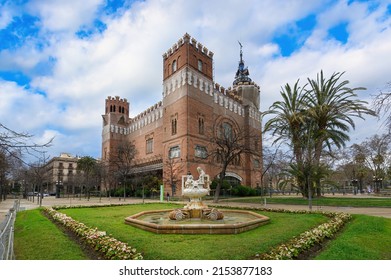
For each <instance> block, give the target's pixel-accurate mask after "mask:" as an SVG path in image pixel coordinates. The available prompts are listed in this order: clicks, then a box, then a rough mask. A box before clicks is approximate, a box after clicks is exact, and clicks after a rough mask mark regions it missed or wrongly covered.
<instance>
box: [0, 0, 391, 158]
mask: <svg viewBox="0 0 391 280" xmlns="http://www.w3.org/2000/svg"><path fill="white" fill-rule="evenodd" d="M390 15H391V1H354V0H349V1H348V0H335V1H332V0H324V1H321V0H319V1H307V0H296V1H295V0H292V1H289V0H281V1H280V0H270V1H268V0H240V1H238V0H236V1H234V0H232V1H231V0H215V1H210V0H200V1H195V0H194V1H191V0H146V1H131V0H129V1H128V0H83V1H80V0H0V123H2V124H3V125H6V126H8V127H9V128H12V129H14V130H17V131H20V132H29V133H30V134H33V135H34V140H35V141H36V142H38V143H43V142H45V141H46V140H47V139H50V138H51V137H53V136H55V140H54V143H53V144H54V145H53V146H52V147H51V148H50V149H49V150H48V152H49V155H50V156H57V155H59V153H61V152H69V153H72V154H73V155H80V156H84V155H91V156H94V157H100V154H101V150H100V147H101V125H102V117H101V115H102V114H103V112H104V103H105V98H106V97H107V96H115V95H119V96H121V97H125V98H127V99H128V100H129V101H130V103H131V105H130V106H131V116H135V115H137V114H138V113H140V112H142V111H144V110H145V109H146V108H148V107H149V106H151V105H153V104H155V103H157V102H159V101H160V100H161V99H162V54H163V53H164V52H166V51H167V50H168V49H169V48H170V47H171V46H172V45H173V44H174V43H175V42H177V41H178V39H179V38H180V37H182V36H183V35H184V34H185V33H186V32H187V33H189V34H190V35H191V36H192V37H194V38H195V39H196V40H197V41H199V42H201V43H202V44H203V45H204V46H206V47H207V48H208V49H209V50H211V51H213V52H214V53H215V55H214V77H215V82H217V83H219V84H221V85H223V86H225V87H229V86H231V85H232V82H233V79H234V75H235V72H236V69H237V64H238V60H239V44H238V41H240V42H241V43H242V45H243V52H244V60H245V63H246V65H247V66H248V67H249V70H250V77H251V78H252V79H253V81H255V82H256V83H257V84H258V85H260V86H261V110H266V109H267V108H268V107H269V106H270V105H271V104H272V103H273V102H274V101H276V100H278V99H279V91H280V88H281V87H282V86H283V85H285V84H286V83H294V82H295V81H296V80H297V79H299V78H300V80H301V81H302V84H303V85H304V83H305V81H306V79H307V77H310V78H315V77H316V74H317V73H319V72H320V70H323V71H324V73H325V75H326V76H327V77H329V76H330V75H331V74H332V73H333V72H343V71H346V73H345V74H344V76H343V78H344V79H346V80H349V81H350V86H351V87H358V86H362V87H366V88H367V90H365V91H360V92H359V97H360V98H361V99H364V100H367V101H368V102H371V99H372V98H371V95H373V94H376V93H378V92H379V90H382V89H384V87H385V86H386V84H387V82H390V81H391V75H390V73H391V71H390V69H391V17H390ZM381 132H382V130H381V128H380V123H378V122H377V120H376V119H374V118H368V119H367V120H366V121H365V122H363V121H357V127H356V130H355V131H353V132H352V133H351V138H352V139H351V140H352V141H353V142H354V141H361V140H363V139H364V138H365V137H367V136H371V135H373V134H375V133H381Z"/></svg>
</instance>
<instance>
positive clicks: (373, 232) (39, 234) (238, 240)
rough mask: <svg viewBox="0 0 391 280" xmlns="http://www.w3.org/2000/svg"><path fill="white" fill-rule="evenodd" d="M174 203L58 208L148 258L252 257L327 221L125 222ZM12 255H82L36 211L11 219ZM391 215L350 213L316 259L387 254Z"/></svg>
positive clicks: (274, 216)
mask: <svg viewBox="0 0 391 280" xmlns="http://www.w3.org/2000/svg"><path fill="white" fill-rule="evenodd" d="M177 207H178V205H174V204H158V203H156V204H144V205H143V204H139V205H126V206H111V207H98V208H73V209H63V210H61V212H64V213H66V214H67V215H69V216H71V217H72V218H74V219H76V220H78V221H80V222H83V223H85V224H86V225H88V226H93V227H97V228H98V229H100V230H104V231H106V232H107V233H108V234H112V235H113V236H114V237H115V238H117V239H118V240H121V241H124V242H127V243H128V244H129V245H131V246H132V247H135V248H136V249H137V250H138V252H141V253H143V255H144V258H145V259H147V260H148V259H149V260H190V259H199V260H206V259H217V260H222V259H229V260H235V259H251V257H252V256H254V255H255V254H257V253H262V252H266V251H267V250H268V249H269V248H270V247H272V246H275V245H277V244H280V243H283V242H286V241H287V240H289V239H291V238H292V237H293V236H296V235H298V234H300V233H302V232H304V231H305V230H307V229H309V228H313V227H315V226H316V225H318V224H320V223H323V222H325V221H326V220H327V218H325V217H324V216H322V215H320V214H287V213H276V212H267V213H263V212H260V211H256V212H258V213H261V214H264V215H267V216H269V217H270V218H271V221H270V223H269V224H267V225H264V226H261V227H259V228H257V229H254V230H252V231H248V232H244V233H241V234H238V235H175V234H161V235H159V234H154V233H151V232H147V231H143V230H141V229H138V228H134V227H132V226H130V225H126V224H125V223H124V218H125V217H127V216H130V215H132V214H135V213H138V212H141V211H146V210H151V209H168V208H177ZM14 245H15V246H14V247H15V253H16V258H17V259H25V260H27V259H41V260H49V259H52V260H65V259H69V260H78V259H86V258H87V257H86V256H85V255H84V254H83V252H82V251H81V249H80V247H79V246H78V244H76V243H74V241H72V240H70V239H68V237H67V236H66V235H65V234H64V233H63V232H62V231H60V230H59V229H58V228H57V227H56V226H55V225H54V224H53V223H51V222H50V221H49V220H48V219H47V218H46V217H44V216H43V215H42V213H41V212H40V210H29V211H22V212H19V213H18V216H17V219H16V224H15V243H14ZM390 248H391V219H387V218H381V217H372V216H365V215H354V218H353V219H352V221H350V222H349V223H348V225H347V226H346V227H345V228H344V230H343V231H342V232H341V233H339V234H338V236H337V238H336V239H334V240H332V241H330V242H329V243H328V244H327V245H326V247H325V249H324V250H323V251H322V252H321V253H320V254H319V255H318V256H317V257H316V259H319V260H324V259H327V260H344V259H349V260H351V259H362V260H380V259H383V260H385V259H388V260H389V259H391V251H390Z"/></svg>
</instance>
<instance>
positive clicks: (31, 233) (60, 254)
mask: <svg viewBox="0 0 391 280" xmlns="http://www.w3.org/2000/svg"><path fill="white" fill-rule="evenodd" d="M14 251H15V256H16V259H18V260H86V259H88V257H87V256H86V255H85V254H84V253H83V251H82V250H81V249H80V247H79V245H78V244H76V243H75V242H73V241H71V240H70V239H69V238H68V236H67V235H66V234H64V233H63V232H62V231H61V230H60V229H58V228H57V227H56V226H55V225H54V224H53V223H52V222H51V221H49V220H48V219H47V218H46V217H44V216H43V215H42V213H41V211H40V210H39V209H34V210H29V211H21V212H18V215H17V218H16V222H15V238H14Z"/></svg>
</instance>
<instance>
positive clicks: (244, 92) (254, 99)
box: [233, 42, 262, 185]
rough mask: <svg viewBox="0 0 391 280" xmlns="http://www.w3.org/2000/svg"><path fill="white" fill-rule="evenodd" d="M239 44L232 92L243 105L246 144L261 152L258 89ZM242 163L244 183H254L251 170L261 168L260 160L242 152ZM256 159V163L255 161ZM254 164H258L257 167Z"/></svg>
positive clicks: (254, 179)
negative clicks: (238, 56)
mask: <svg viewBox="0 0 391 280" xmlns="http://www.w3.org/2000/svg"><path fill="white" fill-rule="evenodd" d="M239 45H240V60H239V65H238V70H237V71H236V74H235V80H234V81H233V94H234V95H236V96H238V98H240V99H241V100H242V104H243V106H244V116H245V119H244V132H245V135H246V136H247V137H246V143H245V144H246V146H247V147H248V148H251V149H253V150H257V151H259V154H260V155H261V154H262V137H261V129H262V128H261V120H260V113H259V107H260V89H259V86H258V85H256V84H255V83H254V82H253V81H252V80H251V78H250V71H249V70H248V68H247V67H245V64H244V60H243V51H242V47H243V46H242V44H241V43H240V42H239ZM257 135H259V137H258V136H257ZM244 158H245V159H244V165H245V168H244V169H245V173H246V176H245V178H246V182H245V183H246V185H254V182H255V181H256V178H253V177H254V176H253V174H254V172H252V170H254V169H256V168H258V169H260V170H261V169H262V161H260V160H259V159H256V158H254V156H253V155H251V154H248V153H247V154H244ZM255 161H257V163H255ZM255 165H258V166H257V167H256V166H255Z"/></svg>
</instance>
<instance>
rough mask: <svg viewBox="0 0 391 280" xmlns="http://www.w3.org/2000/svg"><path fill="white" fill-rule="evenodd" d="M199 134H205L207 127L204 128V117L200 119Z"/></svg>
mask: <svg viewBox="0 0 391 280" xmlns="http://www.w3.org/2000/svg"><path fill="white" fill-rule="evenodd" d="M198 133H199V134H204V133H205V126H204V118H203V117H199V118H198Z"/></svg>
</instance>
